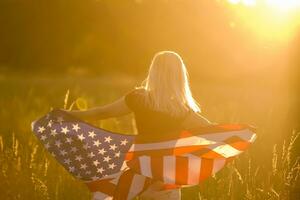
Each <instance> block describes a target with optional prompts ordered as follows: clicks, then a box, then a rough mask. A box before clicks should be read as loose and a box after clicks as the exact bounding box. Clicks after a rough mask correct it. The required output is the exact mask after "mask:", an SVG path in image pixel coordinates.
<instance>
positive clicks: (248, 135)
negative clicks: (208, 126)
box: [199, 129, 256, 142]
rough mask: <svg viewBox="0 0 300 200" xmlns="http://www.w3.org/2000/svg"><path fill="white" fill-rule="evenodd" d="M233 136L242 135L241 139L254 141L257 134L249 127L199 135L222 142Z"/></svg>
mask: <svg viewBox="0 0 300 200" xmlns="http://www.w3.org/2000/svg"><path fill="white" fill-rule="evenodd" d="M232 136H237V137H240V138H241V139H243V140H246V141H248V142H254V140H255V139H256V134H255V133H253V132H252V131H251V130H249V129H244V130H239V131H226V132H220V133H210V134H203V135H199V137H202V138H204V139H206V140H211V141H215V142H222V141H224V140H226V139H227V138H230V137H232Z"/></svg>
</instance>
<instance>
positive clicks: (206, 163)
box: [199, 158, 214, 182]
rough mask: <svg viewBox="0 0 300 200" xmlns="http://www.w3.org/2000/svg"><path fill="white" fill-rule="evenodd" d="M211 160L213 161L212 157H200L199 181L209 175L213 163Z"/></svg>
mask: <svg viewBox="0 0 300 200" xmlns="http://www.w3.org/2000/svg"><path fill="white" fill-rule="evenodd" d="M213 162H214V160H213V159H206V158H202V159H201V168H200V177H199V182H201V181H203V180H205V179H206V178H208V177H210V176H211V174H212V169H213V164H214V163H213Z"/></svg>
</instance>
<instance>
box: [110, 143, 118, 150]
mask: <svg viewBox="0 0 300 200" xmlns="http://www.w3.org/2000/svg"><path fill="white" fill-rule="evenodd" d="M116 148H117V145H115V144H113V145H109V149H110V150H113V151H114V150H116Z"/></svg>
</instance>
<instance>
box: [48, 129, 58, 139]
mask: <svg viewBox="0 0 300 200" xmlns="http://www.w3.org/2000/svg"><path fill="white" fill-rule="evenodd" d="M57 134H58V133H57V132H56V129H52V130H51V133H50V135H52V136H53V137H55V136H56V135H57Z"/></svg>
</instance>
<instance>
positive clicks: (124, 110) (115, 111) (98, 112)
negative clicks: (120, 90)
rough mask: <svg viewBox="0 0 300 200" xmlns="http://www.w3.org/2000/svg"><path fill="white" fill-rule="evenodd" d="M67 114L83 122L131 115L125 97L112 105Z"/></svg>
mask: <svg viewBox="0 0 300 200" xmlns="http://www.w3.org/2000/svg"><path fill="white" fill-rule="evenodd" d="M65 111H66V110H65ZM67 112H68V113H70V114H71V115H74V116H75V117H78V118H80V119H83V120H100V119H106V118H111V117H119V116H122V115H126V114H129V113H131V110H130V109H129V108H128V107H127V105H126V103H125V97H124V96H123V97H121V98H120V99H118V100H116V101H114V102H113V103H110V104H107V105H104V106H98V107H94V108H91V109H88V110H84V111H79V110H75V111H67Z"/></svg>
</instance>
